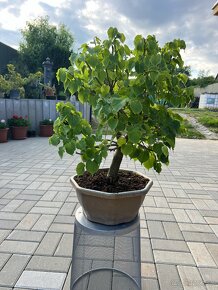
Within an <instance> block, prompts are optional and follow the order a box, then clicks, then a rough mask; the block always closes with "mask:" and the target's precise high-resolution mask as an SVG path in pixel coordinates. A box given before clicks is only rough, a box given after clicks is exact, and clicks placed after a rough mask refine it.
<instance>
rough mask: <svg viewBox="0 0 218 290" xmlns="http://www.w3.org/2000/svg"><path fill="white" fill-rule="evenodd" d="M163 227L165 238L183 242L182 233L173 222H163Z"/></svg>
mask: <svg viewBox="0 0 218 290" xmlns="http://www.w3.org/2000/svg"><path fill="white" fill-rule="evenodd" d="M163 227H164V230H165V233H166V235H167V238H168V239H170V240H184V238H183V236H182V233H181V231H180V229H179V227H178V225H177V223H173V222H163Z"/></svg>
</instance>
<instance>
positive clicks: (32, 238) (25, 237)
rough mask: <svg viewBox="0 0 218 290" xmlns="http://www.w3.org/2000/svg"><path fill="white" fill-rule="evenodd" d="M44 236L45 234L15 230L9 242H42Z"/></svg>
mask: <svg viewBox="0 0 218 290" xmlns="http://www.w3.org/2000/svg"><path fill="white" fill-rule="evenodd" d="M43 236H44V233H43V232H34V231H24V230H14V231H13V232H12V233H11V234H10V235H9V236H8V237H7V240H13V241H28V242H40V241H41V240H42V238H43Z"/></svg>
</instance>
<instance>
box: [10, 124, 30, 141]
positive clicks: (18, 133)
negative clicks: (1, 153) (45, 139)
mask: <svg viewBox="0 0 218 290" xmlns="http://www.w3.org/2000/svg"><path fill="white" fill-rule="evenodd" d="M27 129H28V127H12V128H11V130H12V138H13V139H14V140H23V139H26V138H27Z"/></svg>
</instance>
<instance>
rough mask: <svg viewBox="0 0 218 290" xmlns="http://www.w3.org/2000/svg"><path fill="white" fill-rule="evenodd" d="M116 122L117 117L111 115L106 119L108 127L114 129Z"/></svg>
mask: <svg viewBox="0 0 218 290" xmlns="http://www.w3.org/2000/svg"><path fill="white" fill-rule="evenodd" d="M117 124H118V119H116V118H114V117H111V118H109V119H108V125H109V127H110V128H111V129H112V130H114V129H115V128H116V127H117Z"/></svg>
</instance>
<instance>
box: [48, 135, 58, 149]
mask: <svg viewBox="0 0 218 290" xmlns="http://www.w3.org/2000/svg"><path fill="white" fill-rule="evenodd" d="M49 143H50V144H52V145H54V146H57V145H58V144H59V143H60V138H59V137H58V136H57V135H55V134H54V135H52V136H51V137H50V138H49Z"/></svg>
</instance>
